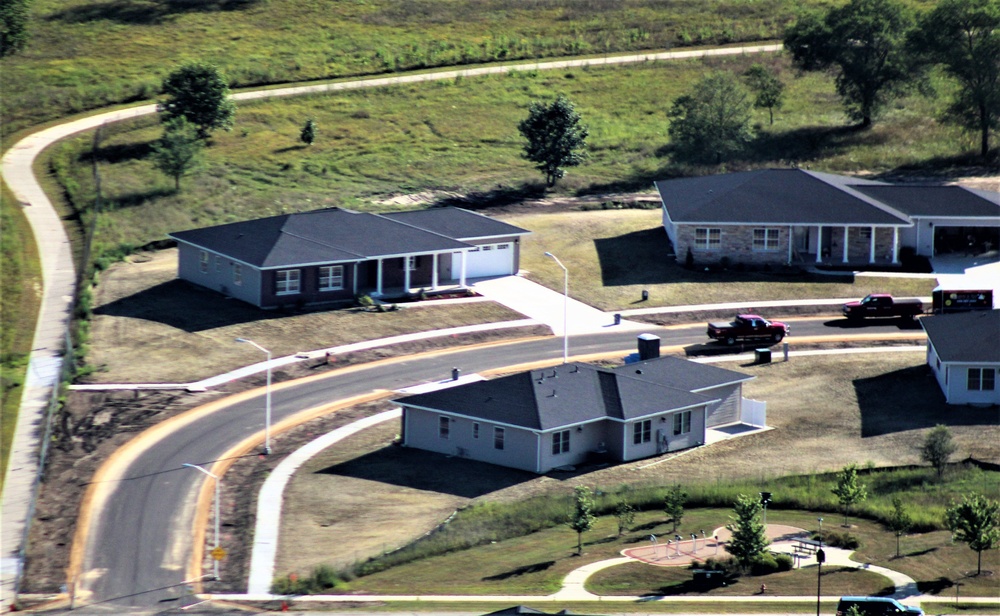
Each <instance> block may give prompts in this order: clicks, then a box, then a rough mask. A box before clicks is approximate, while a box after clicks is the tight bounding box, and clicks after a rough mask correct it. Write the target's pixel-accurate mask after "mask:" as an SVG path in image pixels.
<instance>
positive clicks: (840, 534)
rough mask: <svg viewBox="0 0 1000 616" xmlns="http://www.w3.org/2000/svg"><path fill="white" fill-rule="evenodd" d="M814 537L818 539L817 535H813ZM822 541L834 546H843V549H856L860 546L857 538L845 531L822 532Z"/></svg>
mask: <svg viewBox="0 0 1000 616" xmlns="http://www.w3.org/2000/svg"><path fill="white" fill-rule="evenodd" d="M814 538H815V539H817V540H819V535H818V534H817V535H814ZM823 543H825V544H826V545H829V546H832V547H835V548H844V549H845V550H856V549H858V548H859V547H861V542H860V541H859V540H858V538H857V537H855V536H854V535H852V534H851V533H849V532H847V531H837V530H830V531H827V532H825V533H823Z"/></svg>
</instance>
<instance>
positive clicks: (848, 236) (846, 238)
mask: <svg viewBox="0 0 1000 616" xmlns="http://www.w3.org/2000/svg"><path fill="white" fill-rule="evenodd" d="M850 232H851V228H850V227H844V250H843V253H844V256H843V261H844V263H847V240H848V239H850V235H849V234H850Z"/></svg>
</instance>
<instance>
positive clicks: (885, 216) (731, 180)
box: [656, 169, 910, 226]
mask: <svg viewBox="0 0 1000 616" xmlns="http://www.w3.org/2000/svg"><path fill="white" fill-rule="evenodd" d="M881 184H882V183H881V182H874V181H871V180H862V179H857V178H848V177H844V176H838V175H832V174H828V173H817V172H814V171H805V170H802V169H760V170H756V171H744V172H740V173H728V174H723V175H712V176H705V177H696V178H682V179H676V180H664V181H660V182H656V189H657V191H659V193H660V199H661V200H662V201H663V204H664V207H666V209H667V212H668V213H669V215H670V219H671V220H673V221H674V222H677V223H686V224H692V223H719V224H775V225H780V224H786V225H787V224H799V225H817V224H823V225H846V224H852V225H874V226H879V225H887V226H909V225H910V223H909V221H908V220H907V219H906V217H905V216H904V215H903V214H902V213H900V212H895V211H893V210H892V209H891V208H888V207H886V206H885V205H884V204H881V203H879V202H877V201H876V200H875V199H872V198H871V197H869V196H867V195H865V194H862V193H860V192H858V191H857V190H855V188H854V187H855V186H877V185H881Z"/></svg>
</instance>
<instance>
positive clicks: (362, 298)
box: [357, 295, 375, 308]
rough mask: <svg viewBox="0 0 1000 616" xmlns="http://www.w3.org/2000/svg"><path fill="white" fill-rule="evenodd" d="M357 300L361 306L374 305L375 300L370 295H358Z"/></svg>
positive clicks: (369, 306) (368, 306)
mask: <svg viewBox="0 0 1000 616" xmlns="http://www.w3.org/2000/svg"><path fill="white" fill-rule="evenodd" d="M357 302H358V305H359V306H361V307H362V308H371V307H372V306H374V305H375V300H373V299H372V297H371V295H359V296H358V297H357Z"/></svg>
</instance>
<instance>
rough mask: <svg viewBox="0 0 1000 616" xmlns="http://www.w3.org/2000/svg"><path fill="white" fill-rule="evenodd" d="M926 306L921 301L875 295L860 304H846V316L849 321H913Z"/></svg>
mask: <svg viewBox="0 0 1000 616" xmlns="http://www.w3.org/2000/svg"><path fill="white" fill-rule="evenodd" d="M923 311H924V305H923V303H922V302H921V301H920V300H919V299H896V300H894V299H893V298H892V296H891V295H887V294H885V293H874V294H872V295H869V296H867V297H865V298H864V299H863V300H861V301H859V302H847V303H846V304H844V316H845V317H847V318H848V319H865V318H868V317H904V318H907V319H912V318H913V317H915V316H917V315H918V314H922V313H923Z"/></svg>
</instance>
